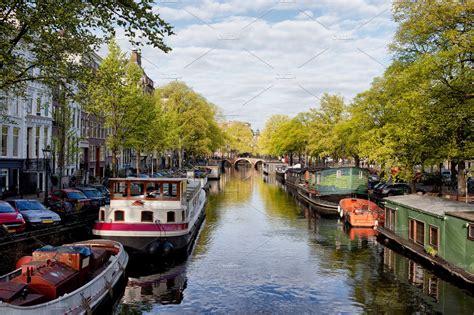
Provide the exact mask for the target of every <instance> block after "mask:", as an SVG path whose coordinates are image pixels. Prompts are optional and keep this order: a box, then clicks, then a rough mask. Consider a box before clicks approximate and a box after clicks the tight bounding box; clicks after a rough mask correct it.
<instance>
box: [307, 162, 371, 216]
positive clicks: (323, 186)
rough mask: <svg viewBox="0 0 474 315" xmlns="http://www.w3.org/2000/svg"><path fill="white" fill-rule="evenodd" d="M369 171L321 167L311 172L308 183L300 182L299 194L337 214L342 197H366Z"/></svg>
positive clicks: (329, 212)
mask: <svg viewBox="0 0 474 315" xmlns="http://www.w3.org/2000/svg"><path fill="white" fill-rule="evenodd" d="M368 178H369V172H368V170H367V169H363V168H359V167H350V166H346V167H334V168H321V169H316V170H314V171H311V172H310V175H309V178H308V181H307V184H306V183H305V184H300V185H299V187H298V194H299V196H300V197H301V198H303V199H304V200H306V201H307V202H309V203H311V204H314V205H315V206H317V207H319V208H320V209H322V210H325V211H326V212H327V214H334V215H337V214H338V212H337V207H338V204H339V201H340V200H341V199H342V198H348V197H366V196H367V191H368Z"/></svg>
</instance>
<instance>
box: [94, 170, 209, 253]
mask: <svg viewBox="0 0 474 315" xmlns="http://www.w3.org/2000/svg"><path fill="white" fill-rule="evenodd" d="M205 204H206V193H205V191H204V190H203V188H202V187H201V183H200V181H199V180H188V179H186V178H115V179H111V180H110V205H107V206H105V207H101V208H100V210H99V220H98V221H97V222H96V223H95V225H94V228H93V230H92V233H93V234H94V235H95V236H97V237H100V238H104V239H112V240H115V241H118V242H120V243H122V244H123V245H124V246H125V248H126V249H127V250H128V251H130V252H134V253H144V254H151V255H166V254H170V253H171V252H178V251H179V252H182V251H187V249H188V247H189V245H190V244H191V243H192V240H193V239H194V238H195V237H196V235H197V233H198V231H199V228H200V225H201V223H202V221H203V219H204V217H205V211H204V207H205Z"/></svg>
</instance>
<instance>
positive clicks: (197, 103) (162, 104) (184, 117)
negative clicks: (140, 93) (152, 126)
mask: <svg viewBox="0 0 474 315" xmlns="http://www.w3.org/2000/svg"><path fill="white" fill-rule="evenodd" d="M155 94H156V95H155V101H156V103H157V106H158V107H159V108H160V111H161V113H162V117H163V121H164V126H165V127H164V130H165V138H166V139H165V140H164V143H165V147H166V148H169V149H176V150H177V151H178V153H179V156H180V163H181V160H182V158H183V155H184V151H186V152H187V153H188V155H195V156H197V155H205V154H211V153H212V152H214V151H215V150H217V149H218V148H220V147H221V146H222V145H223V143H224V136H223V133H222V130H221V129H220V128H219V126H218V124H217V121H216V114H217V112H218V110H217V108H216V106H215V105H213V104H211V103H209V102H208V101H207V100H206V99H205V98H204V97H202V96H201V95H199V94H198V93H196V92H194V91H193V90H192V89H191V88H189V87H188V86H187V85H186V84H185V83H183V82H171V83H169V84H167V85H165V86H163V87H161V88H159V89H157V90H156V91H155Z"/></svg>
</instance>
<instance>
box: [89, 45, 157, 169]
mask: <svg viewBox="0 0 474 315" xmlns="http://www.w3.org/2000/svg"><path fill="white" fill-rule="evenodd" d="M142 76H143V71H142V69H141V68H140V67H139V66H138V65H136V64H135V63H133V62H131V61H130V60H129V59H128V58H127V57H126V55H125V54H124V53H122V52H121V51H120V48H119V47H118V45H117V44H116V43H115V41H114V40H112V41H111V42H110V44H109V54H108V55H107V57H106V58H105V59H104V60H103V61H102V63H101V64H100V66H99V69H98V70H97V72H96V75H95V77H94V78H93V80H91V81H90V82H89V85H88V86H87V91H86V96H87V98H88V99H87V102H86V106H85V108H86V110H88V111H90V112H91V113H93V114H95V115H97V116H98V117H101V118H103V119H104V124H105V127H106V128H108V129H109V130H110V133H109V134H108V137H107V146H108V148H110V150H111V151H112V173H113V176H116V174H117V167H116V165H117V155H118V153H119V151H120V150H121V149H122V148H123V147H124V145H127V144H128V145H137V146H141V145H143V143H142V142H137V140H136V139H137V137H139V135H140V134H141V133H142V132H143V130H144V128H146V127H147V126H149V124H150V123H151V121H150V120H151V119H152V117H151V115H150V112H149V111H150V110H151V109H150V102H149V100H148V97H147V96H146V95H144V93H145V92H144V91H143V90H142V88H141V78H142ZM151 104H152V103H151Z"/></svg>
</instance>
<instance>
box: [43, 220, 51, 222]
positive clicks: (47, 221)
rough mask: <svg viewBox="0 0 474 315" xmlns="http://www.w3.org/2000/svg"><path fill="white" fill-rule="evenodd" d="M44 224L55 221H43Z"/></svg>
mask: <svg viewBox="0 0 474 315" xmlns="http://www.w3.org/2000/svg"><path fill="white" fill-rule="evenodd" d="M43 223H53V220H43Z"/></svg>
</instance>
